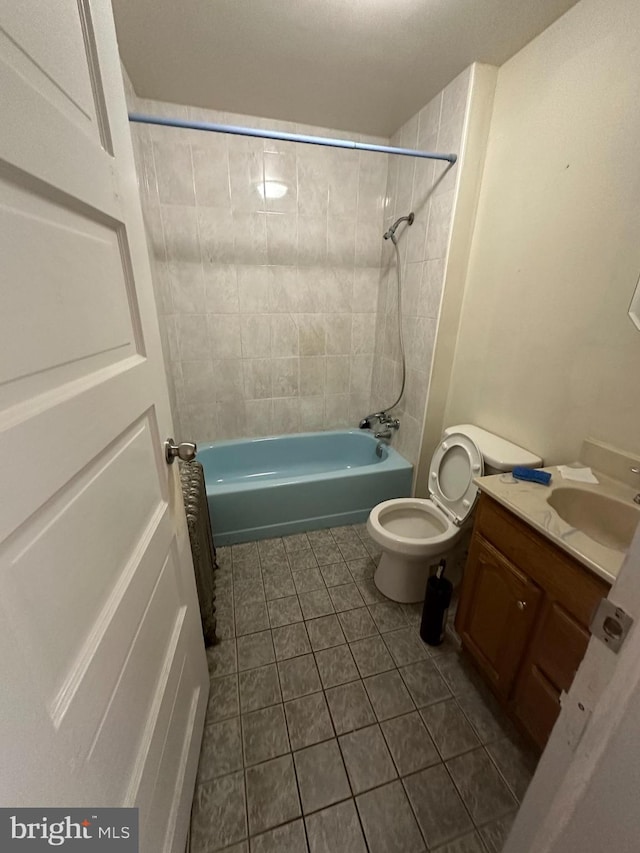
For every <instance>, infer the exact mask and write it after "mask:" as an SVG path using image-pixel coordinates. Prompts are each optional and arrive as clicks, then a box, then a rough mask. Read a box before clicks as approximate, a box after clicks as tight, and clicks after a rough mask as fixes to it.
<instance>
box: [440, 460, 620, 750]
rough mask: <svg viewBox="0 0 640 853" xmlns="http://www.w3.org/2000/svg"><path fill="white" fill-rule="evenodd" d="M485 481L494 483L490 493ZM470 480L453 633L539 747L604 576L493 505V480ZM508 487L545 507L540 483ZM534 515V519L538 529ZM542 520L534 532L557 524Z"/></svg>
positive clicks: (550, 517)
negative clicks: (469, 529) (472, 507)
mask: <svg viewBox="0 0 640 853" xmlns="http://www.w3.org/2000/svg"><path fill="white" fill-rule="evenodd" d="M550 470H552V469H550ZM483 479H484V480H485V481H486V483H484V485H483ZM489 481H496V482H495V484H494V485H495V488H496V491H495V496H491V494H490V493H491V491H492V488H491V484H490V483H489ZM479 482H480V484H481V487H482V489H483V493H482V495H481V497H480V500H479V503H478V507H477V512H476V519H475V526H474V531H473V536H472V540H471V545H470V549H469V556H468V560H467V565H466V568H465V573H464V579H463V582H462V588H461V592H460V603H459V606H458V612H457V615H456V621H455V625H456V630H457V632H458V634H459V636H460V638H461V641H462V645H463V648H464V649H465V651H466V652H467V654H468V655H469V656H470V657H471V658H472V659H473V661H474V662H475V664H476V666H477V667H478V668H479V669H480V671H481V673H482V674H483V675H484V677H485V678H486V679H487V681H488V682H489V685H490V687H491V689H492V690H493V692H494V693H495V695H496V696H497V697H498V699H499V700H500V701H501V703H502V704H503V706H504V707H505V708H506V710H507V711H508V713H509V714H510V716H511V717H512V718H513V720H514V721H515V722H516V724H517V725H518V726H519V728H521V729H522V730H524V731H525V732H526V733H527V734H528V735H529V737H530V738H531V739H532V740H533V741H534V742H535V743H536V744H537V745H538V746H539V747H540V748H541V749H542V748H543V747H544V745H545V744H546V742H547V739H548V737H549V734H550V733H551V729H552V728H553V725H554V723H555V721H556V718H557V716H558V714H559V713H560V694H561V692H562V691H563V690H564V691H566V690H568V688H569V686H570V684H571V682H572V681H573V678H574V675H575V673H576V670H577V668H578V666H579V664H580V662H581V660H582V658H583V656H584V653H585V651H586V648H587V644H588V641H589V636H590V635H589V627H588V626H589V623H590V621H591V618H592V616H593V613H594V611H595V609H596V607H597V605H598V603H599V601H600V599H601V598H603V597H606V596H607V594H608V592H609V588H610V585H611V580H612V578H611V577H608V573H607V571H600V572H596V571H594V566H592V565H588V562H589V561H588V560H587V561H585V560H581V559H577V558H575V557H573V556H571V555H570V554H569V553H567V551H566V550H565V549H564V548H561V547H559V546H558V545H556V544H554V542H553V541H552V539H551V538H549V535H548V534H549V530H546V531H545V533H542V532H540V530H537V529H536V528H535V527H534V526H533V525H532V524H531V523H529V519H527V521H526V522H525V521H524V520H523V517H526V516H527V513H526V511H522V512H519V513H518V514H519V515H520V516H521V517H518V515H516V514H515V513H514V512H513V511H511V509H508V508H507V507H506V506H505V505H504V504H505V503H507V505H508V502H507V501H506V500H501V502H498V500H496V499H495V497H496V496H500V497H501V492H500V488H501V486H502V484H501V483H500V482H499V478H496V477H491V478H481V479H480V481H479ZM519 487H521V488H519ZM502 488H504V487H502ZM518 488H519V491H518V497H521V496H524V497H525V500H524V503H525V504H526V503H527V500H528V501H529V503H530V504H531V505H533V506H535V500H532V498H531V497H527V496H528V495H535V494H536V490H537V493H538V495H539V497H538V498H537V500H538V503H540V501H541V500H542V501H544V500H545V498H544V497H543V496H542V497H541V496H540V495H543V494H544V487H543V486H538V485H536V484H528V485H526V486H524V484H517V486H516V489H518ZM516 489H514V492H513V493H515V491H516ZM541 490H542V491H541ZM543 512H544V510H542V509H541V510H539V512H538V516H537V517H538V519H539V522H540V524H539V525H538V526H542V523H543ZM546 513H547V515H546V517H545V518H544V526H545V527H548V526H552V524H553V523H554V522H556V521H557V526H558V529H559V526H560V525H561V524H562V522H561V520H556V519H554V516H555V513H552V512H550V511H549V510H548V509H547V510H546ZM532 515H534V516H535V512H533V513H532ZM565 526H566V525H565ZM558 529H557V530H556V532H558ZM620 557H621V558H622V555H620Z"/></svg>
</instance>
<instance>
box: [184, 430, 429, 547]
mask: <svg viewBox="0 0 640 853" xmlns="http://www.w3.org/2000/svg"><path fill="white" fill-rule="evenodd" d="M378 445H380V449H381V456H378V455H377V453H376V448H377V447H378ZM198 459H199V461H200V462H202V465H203V467H204V475H205V480H206V484H207V498H208V501H209V510H210V512H211V519H212V525H213V532H214V536H215V541H216V545H230V544H233V543H237V542H248V541H250V540H252V539H261V538H269V537H273V536H286V535H289V534H291V533H298V532H300V531H302V530H313V529H318V528H322V527H337V526H338V525H341V524H357V523H359V522H363V521H365V520H366V519H367V516H368V515H369V512H370V511H371V509H372V507H374V506H375V505H376V504H377V503H380V501H386V500H389V499H390V498H398V497H407V496H408V495H410V494H411V478H412V472H413V466H412V465H411V464H410V463H409V462H407V460H406V459H404V458H403V457H402V456H400V454H399V453H398V452H397V451H396V450H394V449H393V448H392V447H388V446H387V445H385V444H382V443H380V442H378V441H377V439H375V438H374V437H373V435H372V434H371V433H370V432H368V431H365V430H340V431H335V432H309V433H300V434H297V435H282V436H273V437H270V438H256V439H243V440H240V441H216V442H213V443H212V444H204V445H200V447H199V449H198Z"/></svg>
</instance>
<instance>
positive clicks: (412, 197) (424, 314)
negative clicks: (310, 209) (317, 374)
mask: <svg viewBox="0 0 640 853" xmlns="http://www.w3.org/2000/svg"><path fill="white" fill-rule="evenodd" d="M470 85H471V69H470V68H469V69H467V70H466V71H464V72H463V73H462V74H460V75H459V76H458V77H456V79H455V80H453V81H452V82H451V83H450V84H449V85H448V86H447V87H446V89H444V90H443V91H442V92H441V93H440V94H439V95H437V96H436V97H435V98H434V99H433V100H432V101H430V102H429V103H428V104H427V105H426V106H425V107H423V108H422V109H421V110H420V112H418V113H416V115H414V116H412V118H410V119H409V121H407V122H406V123H405V124H404V125H403V126H402V127H401V128H400V129H399V130H398V131H397V133H395V134H394V136H393V138H392V140H391V145H400V146H402V147H405V148H419V149H421V150H424V151H440V152H442V153H446V154H448V153H459V152H460V151H461V148H462V139H463V129H464V120H465V113H466V108H467V102H468V99H469V94H470ZM458 171H459V170H458V168H457V167H456V166H453V167H452V168H450V167H448V165H447V164H446V163H445V162H442V161H432V160H418V159H413V158H410V157H390V158H389V176H388V183H387V193H386V207H385V213H384V228H385V229H386V228H388V227H389V225H390V224H391V223H392V222H394V221H395V219H397V218H398V217H399V216H404V215H406V214H408V213H409V211H413V212H414V213H415V221H414V223H413V225H412V226H411V227H409V228H405V226H404V225H401V226H400V227H399V228H398V231H397V232H396V233H397V235H398V236H399V240H398V243H399V248H400V256H401V259H402V277H403V285H402V328H403V334H404V342H405V352H406V362H407V379H406V386H405V392H404V394H403V396H402V399H401V401H400V404H399V406H398V407H397V408H396V409H395V410H394V414H395V415H396V416H397V417H399V418H400V421H401V427H400V430H399V432H398V435H397V438H396V439H395V440H394V444H395V446H396V447H397V448H398V450H399V451H400V452H401V453H402V454H403V455H404V456H405V457H406V458H407V459H409V460H410V461H411V462H413V463H414V464H415V463H416V461H417V458H418V453H419V449H420V440H421V433H422V427H423V423H424V416H425V402H426V398H427V391H428V388H429V376H430V370H431V359H432V356H433V350H434V345H435V335H436V329H437V323H438V313H439V309H440V298H441V295H442V288H443V284H444V276H445V269H446V261H447V252H448V246H449V237H450V232H451V223H452V215H453V209H454V202H455V197H456V191H457V190H456V186H457V175H458ZM397 309H398V304H397V280H396V266H395V253H394V250H393V246H392V245H391V241H385V245H384V249H383V254H382V265H381V270H380V291H379V302H378V311H377V320H376V332H375V358H374V367H373V380H372V398H371V399H372V407H373V408H374V409H378V408H382V407H384V406H389V405H390V404H391V403H392V402H393V401H394V400H395V399H396V398H397V395H398V394H399V393H400V388H401V359H400V347H399V338H398V325H397V324H398V320H397V317H398V315H397Z"/></svg>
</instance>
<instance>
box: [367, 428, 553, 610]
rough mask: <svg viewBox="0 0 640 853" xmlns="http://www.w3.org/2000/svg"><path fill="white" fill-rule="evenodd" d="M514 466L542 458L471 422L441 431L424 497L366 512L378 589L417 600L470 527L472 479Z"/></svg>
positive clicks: (534, 465) (475, 489)
mask: <svg viewBox="0 0 640 853" xmlns="http://www.w3.org/2000/svg"><path fill="white" fill-rule="evenodd" d="M517 465H522V466H524V467H526V468H539V467H540V466H541V465H542V459H540V457H538V456H535V455H534V454H533V453H529V451H528V450H525V449H524V448H522V447H518V445H517V444H512V443H511V442H510V441H507V440H506V439H504V438H500V436H497V435H494V434H493V433H491V432H487V430H484V429H481V428H480V427H477V426H474V425H473V424H460V425H458V426H452V427H449V428H448V429H446V430H445V431H444V435H443V437H442V439H441V441H440V444H439V445H438V447H437V448H436V451H435V453H434V454H433V457H432V459H431V467H430V469H429V497H428V498H396V499H395V500H391V501H384V502H383V503H380V504H378V505H377V506H375V507H374V508H373V509H372V510H371V513H370V515H369V519H368V521H367V531H368V533H369V536H371V538H372V539H373V540H374V541H375V542H377V543H378V545H379V546H380V548H381V549H382V557H381V558H380V563H379V564H378V568H377V569H376V573H375V576H374V580H375V584H376V586H377V587H378V589H379V590H380V592H381V593H383V595H386V597H387V598H391V599H393V600H394V601H400V602H405V603H409V602H415V601H422V600H423V598H424V593H425V588H426V584H427V578H428V577H429V570H430V568H431V567H432V566H433V565H434V564H435V563H437V562H438V561H439V560H440V559H441V558H442V557H450V556H451V554H452V553H453V552H454V551H455V550H456V546H457V545H459V543H460V540H461V538H462V537H463V535H464V532H465V531H466V530H468V529H469V527H470V522H471V515H472V512H473V508H474V505H475V503H476V500H477V498H478V487H477V486H476V485H475V484H474V482H473V479H474V477H481V476H482V475H483V474H497V473H500V472H502V471H511V469H512V468H515V467H516V466H517Z"/></svg>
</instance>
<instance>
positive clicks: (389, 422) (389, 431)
mask: <svg viewBox="0 0 640 853" xmlns="http://www.w3.org/2000/svg"><path fill="white" fill-rule="evenodd" d="M380 426H384V427H386V429H383V430H381V431H380V432H376V433H374V435H375V437H376V438H384V439H386V440H387V441H388V440H389V439H390V438H391V436H392V435H393V430H399V429H400V421H399V420H398V418H390V417H387V416H385V419H384V420H381V421H380Z"/></svg>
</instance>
